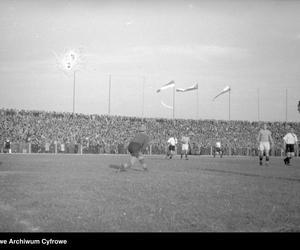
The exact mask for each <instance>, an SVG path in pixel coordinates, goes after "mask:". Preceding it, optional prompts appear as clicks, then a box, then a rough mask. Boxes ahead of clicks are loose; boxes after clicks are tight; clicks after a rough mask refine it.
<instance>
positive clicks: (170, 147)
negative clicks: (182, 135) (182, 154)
mask: <svg viewBox="0 0 300 250" xmlns="http://www.w3.org/2000/svg"><path fill="white" fill-rule="evenodd" d="M176 144H177V139H176V137H173V136H172V137H170V138H169V140H168V150H167V155H166V158H169V159H172V157H173V155H175V146H176Z"/></svg>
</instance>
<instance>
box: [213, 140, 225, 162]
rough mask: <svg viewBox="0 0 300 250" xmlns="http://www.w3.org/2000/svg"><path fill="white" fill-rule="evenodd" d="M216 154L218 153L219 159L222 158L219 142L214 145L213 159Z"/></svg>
mask: <svg viewBox="0 0 300 250" xmlns="http://www.w3.org/2000/svg"><path fill="white" fill-rule="evenodd" d="M216 153H218V154H219V155H220V157H221V158H222V157H223V150H222V147H221V142H220V141H217V142H216V145H215V148H214V157H216Z"/></svg>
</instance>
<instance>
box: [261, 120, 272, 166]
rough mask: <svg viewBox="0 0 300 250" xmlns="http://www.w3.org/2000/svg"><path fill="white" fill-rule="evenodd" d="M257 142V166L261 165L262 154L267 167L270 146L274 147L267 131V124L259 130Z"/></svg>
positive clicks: (270, 134) (269, 132) (270, 135)
mask: <svg viewBox="0 0 300 250" xmlns="http://www.w3.org/2000/svg"><path fill="white" fill-rule="evenodd" d="M257 141H258V143H259V165H262V160H263V157H264V153H265V155H266V165H267V166H268V165H269V159H270V157H269V152H270V149H271V146H273V145H274V143H273V138H272V133H271V131H270V130H268V129H267V124H264V127H263V129H261V130H260V131H259V133H258V137H257Z"/></svg>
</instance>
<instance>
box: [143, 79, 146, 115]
mask: <svg viewBox="0 0 300 250" xmlns="http://www.w3.org/2000/svg"><path fill="white" fill-rule="evenodd" d="M145 81H146V79H145V77H144V76H143V89H142V118H144V103H145V96H144V94H145Z"/></svg>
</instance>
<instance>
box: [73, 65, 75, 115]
mask: <svg viewBox="0 0 300 250" xmlns="http://www.w3.org/2000/svg"><path fill="white" fill-rule="evenodd" d="M75 73H76V71H75V70H74V75H73V76H74V78H73V80H74V81H73V114H74V113H75Z"/></svg>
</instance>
